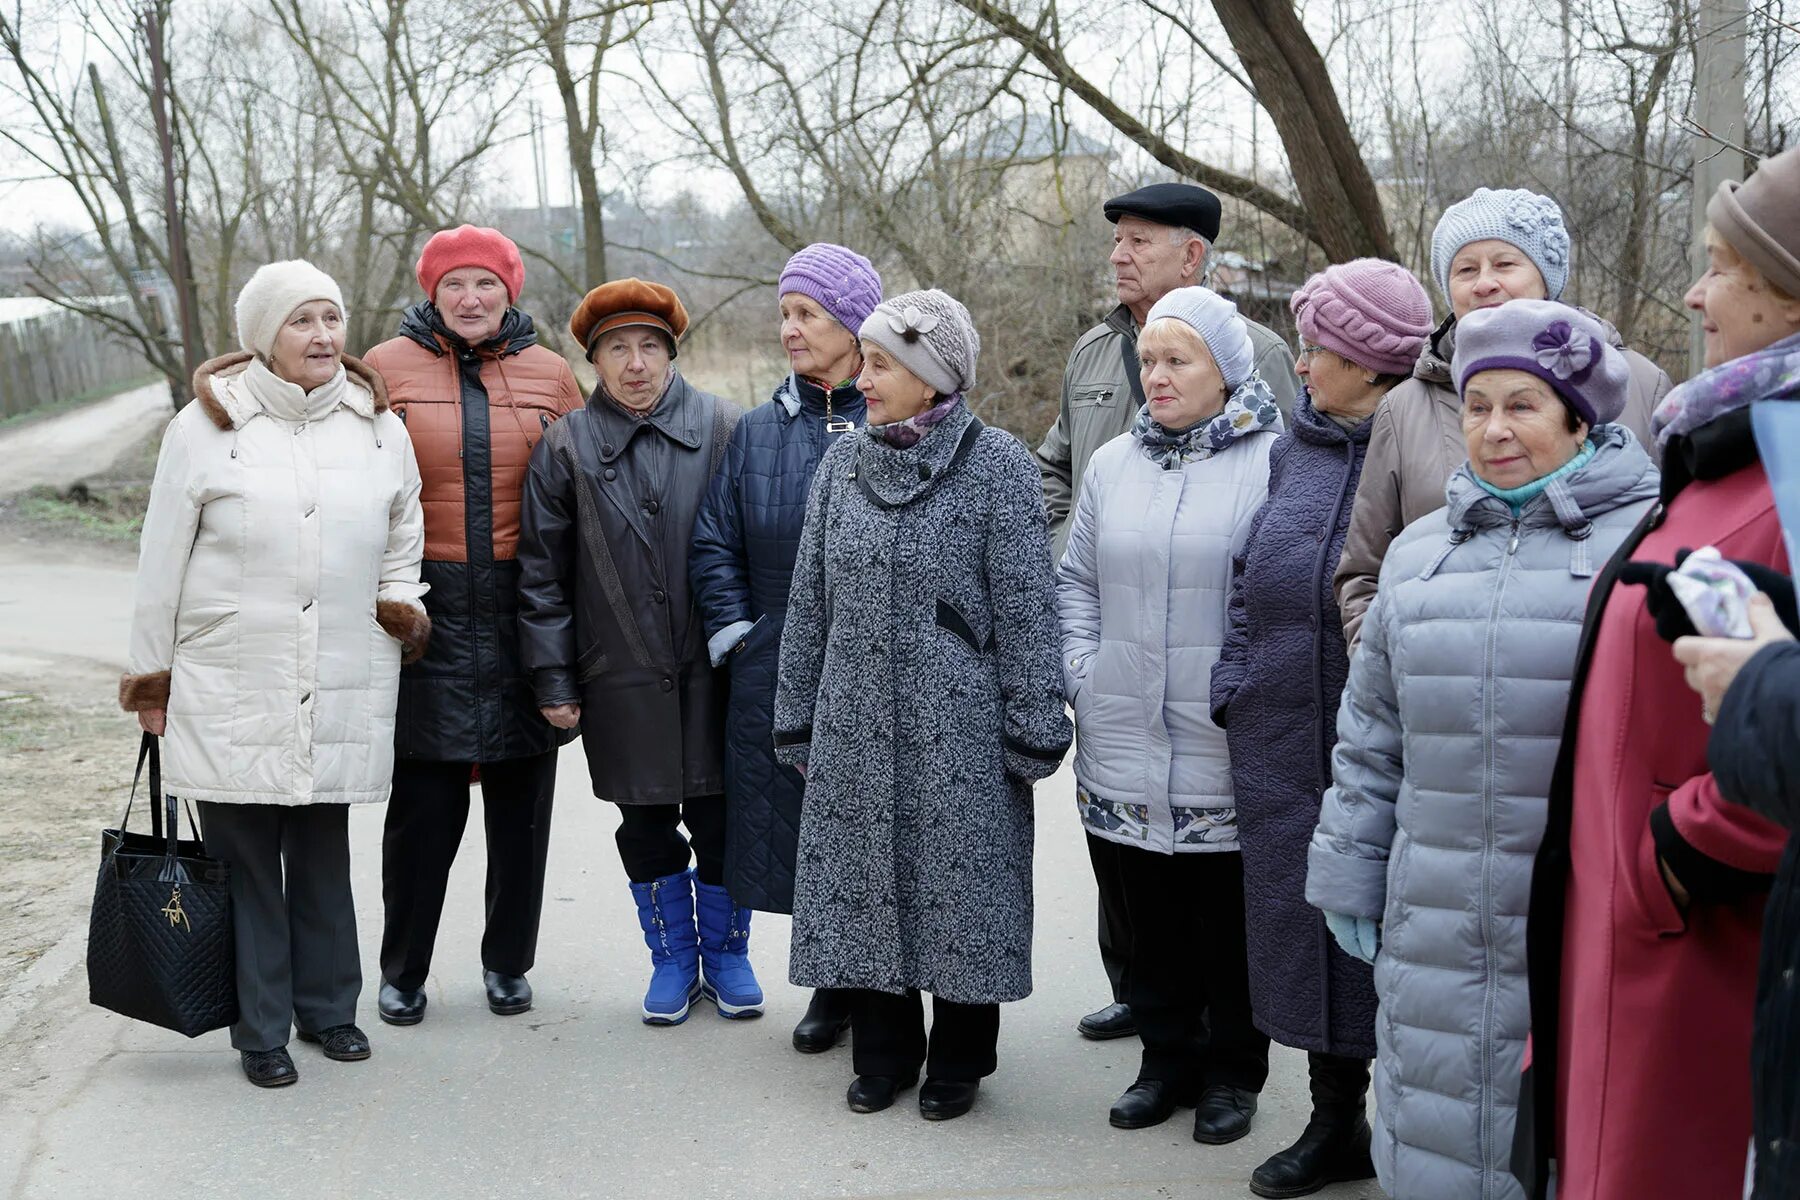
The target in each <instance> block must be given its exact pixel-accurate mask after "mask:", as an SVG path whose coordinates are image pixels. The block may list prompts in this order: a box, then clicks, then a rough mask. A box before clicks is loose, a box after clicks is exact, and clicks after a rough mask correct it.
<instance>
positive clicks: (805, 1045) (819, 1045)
mask: <svg viewBox="0 0 1800 1200" xmlns="http://www.w3.org/2000/svg"><path fill="white" fill-rule="evenodd" d="M848 1029H849V1026H848V1025H845V1026H844V1028H843V1029H840V1030H838V1031H837V1032H836V1033H834V1034H833V1035H832V1036H831V1040H830V1041H829V1042H810V1041H801V1040H800V1039H799V1038H795V1039H794V1049H796V1050H798V1051H799V1052H800V1053H802V1054H823V1053H825V1052H826V1051H827V1050H836V1049H837V1048H838V1046H839V1045H840V1044H841V1043H842V1042H843V1040H844V1033H845V1032H846V1031H847V1030H848Z"/></svg>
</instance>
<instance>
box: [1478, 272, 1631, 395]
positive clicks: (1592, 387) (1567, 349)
mask: <svg viewBox="0 0 1800 1200" xmlns="http://www.w3.org/2000/svg"><path fill="white" fill-rule="evenodd" d="M1496 370H1516V371H1526V372H1529V373H1530V374H1532V375H1535V376H1537V377H1538V378H1539V379H1542V380H1543V381H1544V382H1545V383H1547V384H1549V385H1550V387H1551V388H1553V389H1554V390H1555V392H1556V394H1557V395H1558V396H1560V397H1562V400H1563V402H1564V403H1565V404H1567V405H1568V406H1569V407H1570V408H1572V409H1574V410H1575V413H1576V414H1577V415H1578V416H1580V417H1581V419H1582V420H1584V421H1586V422H1587V423H1588V425H1589V426H1594V425H1608V424H1611V423H1612V422H1614V421H1616V420H1618V419H1619V414H1620V413H1621V412H1623V411H1625V396H1626V389H1627V387H1629V385H1630V382H1631V372H1630V368H1628V367H1627V366H1626V364H1625V357H1624V355H1622V354H1621V353H1620V352H1619V350H1618V349H1617V347H1615V346H1613V345H1611V344H1610V342H1609V341H1608V338H1607V331H1606V329H1605V328H1604V327H1602V326H1601V324H1600V323H1599V322H1598V321H1596V320H1594V318H1592V317H1590V316H1588V315H1587V314H1586V313H1584V312H1582V311H1581V310H1580V309H1577V308H1571V307H1569V306H1568V305H1566V304H1559V303H1557V302H1556V301H1554V300H1513V301H1511V302H1509V303H1506V304H1502V305H1499V306H1497V307H1495V308H1481V309H1476V310H1475V311H1474V312H1472V313H1470V314H1469V315H1468V316H1466V317H1463V318H1462V319H1461V320H1459V321H1458V322H1457V323H1456V354H1455V357H1454V358H1453V359H1452V360H1451V364H1450V371H1451V374H1452V375H1453V376H1454V377H1455V379H1456V390H1457V391H1458V392H1459V393H1460V392H1461V391H1462V390H1463V389H1464V388H1465V387H1467V386H1468V382H1469V379H1470V377H1471V376H1473V375H1475V374H1477V373H1478V372H1481V371H1496Z"/></svg>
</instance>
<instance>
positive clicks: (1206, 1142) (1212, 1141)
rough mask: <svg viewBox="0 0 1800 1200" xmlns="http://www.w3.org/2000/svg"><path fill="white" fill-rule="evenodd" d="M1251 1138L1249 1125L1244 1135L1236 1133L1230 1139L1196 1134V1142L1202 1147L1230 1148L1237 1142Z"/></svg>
mask: <svg viewBox="0 0 1800 1200" xmlns="http://www.w3.org/2000/svg"><path fill="white" fill-rule="evenodd" d="M1249 1136H1250V1127H1249V1126H1248V1125H1246V1126H1245V1127H1244V1131H1243V1132H1242V1133H1234V1134H1231V1135H1230V1136H1229V1137H1219V1136H1217V1135H1215V1134H1210V1133H1209V1134H1205V1135H1201V1134H1200V1133H1198V1132H1196V1133H1195V1134H1194V1140H1195V1141H1196V1142H1199V1143H1200V1144H1201V1145H1202V1146H1229V1145H1231V1143H1233V1142H1236V1141H1241V1140H1243V1139H1244V1138H1247V1137H1249Z"/></svg>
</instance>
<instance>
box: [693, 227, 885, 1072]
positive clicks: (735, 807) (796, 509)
mask: <svg viewBox="0 0 1800 1200" xmlns="http://www.w3.org/2000/svg"><path fill="white" fill-rule="evenodd" d="M775 291H776V296H777V300H778V303H779V305H780V311H781V345H782V348H783V349H784V350H786V351H787V356H788V365H789V367H790V372H789V374H788V377H787V378H786V379H784V380H782V381H781V383H780V385H779V386H777V387H776V389H775V397H774V399H772V400H770V401H769V402H768V403H767V404H764V405H762V406H761V407H759V408H755V409H752V410H751V411H750V412H748V413H746V414H745V415H744V419H743V420H742V421H740V422H738V427H737V429H736V431H735V432H733V433H732V435H731V443H730V445H728V446H727V447H726V448H725V458H724V460H723V461H722V462H720V464H719V469H718V471H717V472H716V473H715V474H714V475H713V479H712V487H711V489H710V490H709V491H708V492H707V496H706V500H705V502H704V503H703V504H702V505H701V506H700V514H699V516H698V517H696V518H695V520H694V542H693V548H692V549H691V550H690V551H689V554H688V571H689V575H690V577H691V578H692V579H693V585H694V596H695V598H696V599H697V600H698V601H699V603H700V612H701V615H702V617H703V618H704V620H705V622H706V633H707V638H708V641H707V649H708V652H709V653H710V654H711V656H712V661H713V665H714V666H718V665H720V664H721V663H724V664H727V666H728V669H729V671H730V675H731V700H730V708H729V709H728V711H727V714H726V719H725V888H726V890H727V891H728V892H730V893H731V896H732V898H733V899H735V900H736V901H737V902H738V903H740V904H742V905H744V906H746V907H748V908H753V909H760V910H761V911H763V912H777V913H791V912H792V911H793V908H794V854H795V848H796V846H797V844H798V841H799V836H800V793H801V789H802V788H803V787H804V786H805V780H804V779H802V778H801V776H800V773H799V772H798V771H796V770H794V769H793V768H792V767H788V766H784V765H782V764H781V763H780V762H777V761H776V759H775V746H774V742H773V741H772V740H771V737H772V733H773V727H774V726H773V722H774V708H775V676H776V668H777V666H778V663H777V656H778V653H779V650H780V647H781V627H782V623H783V620H784V618H785V617H786V615H787V604H788V588H789V585H790V583H791V581H792V578H793V573H794V555H795V552H796V550H797V548H798V545H799V541H800V527H801V525H802V524H803V523H804V522H805V520H806V496H807V493H808V492H809V491H810V490H811V488H812V481H813V473H814V472H815V471H816V470H817V469H818V466H819V459H820V458H821V457H823V456H824V454H825V451H826V450H827V449H829V448H830V447H831V446H832V445H833V444H834V443H836V441H837V440H838V438H840V437H842V436H843V435H844V434H845V433H848V432H850V431H851V430H853V429H855V428H856V426H857V425H858V424H859V423H861V421H862V419H863V409H864V405H863V395H862V392H861V391H860V390H859V389H858V388H857V386H856V376H857V375H858V373H859V372H861V370H862V354H861V353H860V352H859V351H858V349H857V344H856V330H858V329H860V328H861V327H862V323H863V322H864V321H865V320H867V319H868V316H869V313H870V312H872V311H874V308H875V306H876V305H877V304H880V303H881V276H879V275H877V274H876V273H875V267H874V265H873V264H871V263H870V262H869V260H868V259H866V258H864V257H863V256H862V255H860V254H858V253H856V252H855V251H853V250H847V249H845V248H844V247H842V246H834V245H832V244H831V243H829V242H817V243H815V244H813V245H811V246H808V247H806V248H805V249H803V250H801V251H800V252H799V253H798V254H796V255H794V256H793V257H792V258H790V259H789V260H788V262H787V265H786V266H785V267H783V268H782V271H781V279H780V281H779V282H778V283H777V285H776V289H775ZM849 1023H850V1004H849V998H848V997H847V996H845V995H843V994H840V993H838V992H836V991H833V990H832V989H831V988H820V989H819V990H817V991H815V992H814V993H813V995H812V1001H811V1003H810V1004H808V1005H807V1009H806V1015H805V1016H804V1017H802V1018H801V1020H800V1023H799V1024H798V1025H797V1026H795V1027H794V1039H793V1040H794V1048H795V1049H796V1050H799V1051H801V1052H802V1053H806V1054H816V1053H818V1052H820V1051H823V1050H829V1049H831V1048H832V1047H833V1046H835V1045H837V1042H838V1039H839V1038H840V1037H841V1036H842V1035H843V1032H844V1030H845V1029H846V1028H847V1027H848V1026H849Z"/></svg>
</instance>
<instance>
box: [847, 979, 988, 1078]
mask: <svg viewBox="0 0 1800 1200" xmlns="http://www.w3.org/2000/svg"><path fill="white" fill-rule="evenodd" d="M842 994H844V995H847V996H849V997H850V1036H851V1047H850V1062H851V1066H852V1068H853V1069H854V1070H855V1071H856V1073H857V1074H858V1075H893V1076H898V1077H900V1078H906V1077H909V1076H912V1075H916V1074H918V1072H919V1068H920V1067H924V1068H925V1075H926V1077H927V1078H930V1079H951V1080H956V1081H958V1082H962V1083H968V1082H972V1081H974V1080H977V1079H985V1078H986V1077H987V1076H989V1075H992V1074H993V1073H994V1068H995V1065H996V1047H998V1045H999V1043H1000V1006H999V1005H998V1004H958V1003H956V1002H955V1001H952V1000H946V999H944V998H943V997H942V996H933V997H932V998H931V1037H930V1039H929V1041H928V1040H927V1038H926V1036H925V1008H924V1004H923V1002H922V1001H921V1000H920V997H919V993H918V992H917V991H915V990H913V989H911V988H908V989H907V991H906V992H905V993H904V994H896V993H894V992H877V991H871V990H869V989H867V988H855V989H847V990H845V991H844V992H843V993H842Z"/></svg>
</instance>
